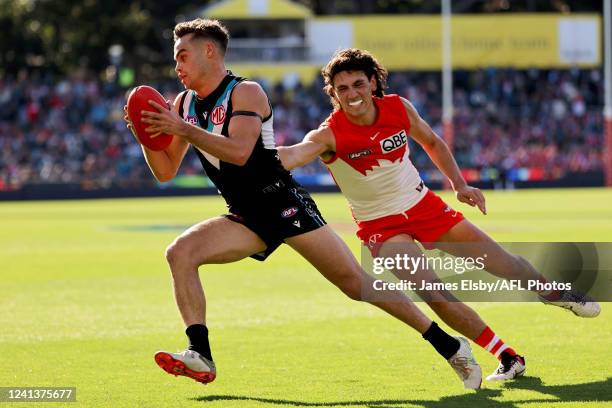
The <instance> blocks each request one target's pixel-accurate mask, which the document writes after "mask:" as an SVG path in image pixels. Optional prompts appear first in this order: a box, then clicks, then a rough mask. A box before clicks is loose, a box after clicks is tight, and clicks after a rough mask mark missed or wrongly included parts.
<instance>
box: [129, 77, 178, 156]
mask: <svg viewBox="0 0 612 408" xmlns="http://www.w3.org/2000/svg"><path fill="white" fill-rule="evenodd" d="M150 100H152V101H155V102H157V103H158V104H160V105H162V106H167V105H168V104H167V103H166V100H165V99H164V97H163V96H162V94H160V93H159V92H157V90H156V89H155V88H151V87H150V86H146V85H141V86H137V87H136V88H134V89H133V90H132V92H130V95H129V96H128V100H127V113H128V117H129V118H130V121H131V122H132V126H133V127H134V132H136V137H137V138H138V141H139V142H140V143H141V144H143V145H144V146H146V147H147V148H149V149H151V150H157V151H159V150H164V149H165V148H166V147H168V146H169V145H170V142H172V138H173V136H172V135H168V134H166V133H162V134H160V135H159V136H156V137H154V138H151V133H147V132H146V131H145V129H146V128H148V127H149V126H150V125H149V124H148V123H144V122H143V121H142V120H141V119H142V114H141V112H142V111H143V110H146V111H152V112H158V111H157V109H155V108H154V107H153V106H151V105H150V104H149V101H150Z"/></svg>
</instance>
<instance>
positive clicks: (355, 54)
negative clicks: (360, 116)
mask: <svg viewBox="0 0 612 408" xmlns="http://www.w3.org/2000/svg"><path fill="white" fill-rule="evenodd" d="M343 71H361V72H363V73H364V74H365V75H366V76H367V77H368V79H372V77H374V78H375V79H376V90H375V91H374V92H373V95H374V96H378V97H381V98H382V97H383V96H384V95H385V88H386V87H387V75H388V72H387V70H386V69H385V68H384V67H383V66H382V65H381V64H380V63H379V62H378V60H376V58H375V57H374V56H373V55H372V54H370V53H369V52H368V51H366V50H360V49H358V48H346V49H344V50H340V51H338V52H336V53H335V54H334V56H333V57H332V59H331V61H329V62H328V63H327V65H326V66H325V67H324V68H323V69H322V70H321V74H322V75H323V80H324V81H325V87H324V88H323V89H324V90H325V93H327V95H329V97H330V99H331V102H332V105H334V107H335V108H336V109H337V108H339V106H338V104H337V102H336V100H335V99H334V77H335V76H336V74H338V73H340V72H343Z"/></svg>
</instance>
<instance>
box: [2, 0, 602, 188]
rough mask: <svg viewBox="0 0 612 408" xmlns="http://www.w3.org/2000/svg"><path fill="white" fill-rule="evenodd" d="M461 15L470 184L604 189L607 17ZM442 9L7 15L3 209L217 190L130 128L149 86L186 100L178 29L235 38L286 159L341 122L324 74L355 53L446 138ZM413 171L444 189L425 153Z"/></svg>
mask: <svg viewBox="0 0 612 408" xmlns="http://www.w3.org/2000/svg"><path fill="white" fill-rule="evenodd" d="M452 7H453V19H452V31H451V33H452V34H451V35H452V47H453V54H452V59H453V68H454V71H453V103H454V116H453V123H454V153H455V156H456V158H457V161H458V162H459V165H460V166H461V168H462V170H463V172H464V175H465V177H466V179H468V181H470V182H472V183H476V184H478V185H481V186H484V187H514V186H518V187H522V186H532V185H539V186H545V185H551V186H552V185H602V184H603V180H604V177H603V169H604V164H603V160H604V159H603V153H602V152H603V150H604V121H603V113H602V111H603V104H604V96H603V69H602V65H603V55H602V53H603V48H602V35H603V34H602V31H603V25H602V17H601V15H602V9H601V7H602V2H601V1H569V0H524V1H505V0H490V1H486V0H478V1H477V0H462V1H453V2H452ZM440 8H441V7H440V2H439V1H419V0H408V1H399V0H378V1H366V0H359V1H347V0H326V1H314V0H301V1H290V0H223V1H208V2H206V1H204V2H203V1H198V2H195V1H184V0H169V1H164V2H157V1H153V0H131V1H128V0H121V1H119V0H109V1H105V2H95V1H89V0H82V1H80V2H74V1H68V0H57V1H53V2H48V1H42V0H8V1H4V2H3V5H2V8H0V24H1V25H2V28H3V35H2V37H0V198H2V197H8V198H11V197H13V198H14V197H20V198H27V197H36V196H49V195H53V194H57V195H63V196H66V195H68V196H69V195H70V194H71V192H72V193H74V194H76V195H78V194H79V193H80V192H83V191H85V192H92V193H91V194H99V193H100V192H104V191H114V193H113V194H117V191H122V192H124V193H125V194H130V193H134V192H138V191H143V190H147V191H148V192H149V193H151V192H152V194H154V193H155V191H157V192H160V193H162V192H169V191H172V192H177V189H180V188H184V189H190V188H201V187H206V186H209V185H210V184H209V182H208V180H207V179H206V178H205V177H204V176H203V172H202V169H201V166H200V165H199V162H198V160H197V158H196V157H195V155H193V154H191V153H190V154H189V155H188V156H187V158H186V160H185V161H184V163H183V166H182V167H181V170H180V176H179V177H178V178H177V179H175V180H174V181H173V182H171V183H166V184H165V185H158V183H156V182H155V180H154V179H153V177H152V176H151V174H150V173H149V171H148V168H147V167H146V163H145V162H144V160H143V157H142V152H141V150H140V147H139V146H138V144H137V143H136V142H135V140H134V139H133V137H132V135H131V134H130V132H129V131H128V130H127V129H126V127H125V124H124V122H123V120H122V117H123V109H122V108H123V105H124V104H125V97H126V95H127V92H128V91H129V89H130V88H131V87H133V86H135V85H139V84H148V85H151V86H154V87H156V88H157V89H158V90H160V91H161V92H162V93H163V94H164V95H165V96H166V97H167V98H173V97H174V96H175V95H176V94H177V93H178V92H180V91H181V85H180V83H179V82H178V81H177V80H176V77H175V74H174V70H173V69H174V63H173V61H172V28H173V26H174V25H175V24H176V23H177V22H180V21H183V20H186V19H191V18H194V17H197V16H206V17H212V18H219V19H221V20H222V21H223V22H224V23H225V24H226V25H227V26H228V28H229V29H230V32H231V34H232V39H231V41H230V50H229V52H228V56H227V60H228V67H229V68H230V69H232V70H233V71H234V72H235V73H236V74H238V75H242V76H247V77H250V78H253V79H255V80H257V81H258V82H259V83H261V84H262V85H263V86H264V88H265V89H266V91H267V92H268V95H269V96H270V99H271V102H272V105H273V107H274V115H275V116H274V126H275V131H276V142H277V144H279V145H286V144H293V143H296V142H298V141H300V140H301V139H302V138H303V136H304V135H305V134H306V133H307V132H308V131H309V130H310V129H313V128H316V127H318V125H319V124H320V123H321V122H322V121H323V120H324V119H325V118H326V117H327V115H329V113H330V111H331V105H330V103H329V99H328V97H327V96H326V95H324V93H323V91H322V80H321V77H320V75H319V71H320V69H321V66H322V65H324V64H325V62H326V61H327V60H328V59H329V58H330V57H331V55H332V54H333V53H334V52H335V51H336V50H338V49H340V48H344V47H349V46H355V47H360V48H366V49H368V50H370V51H371V52H372V53H374V54H375V55H376V56H377V57H378V58H379V60H380V61H381V62H382V63H383V64H384V65H385V66H386V67H387V68H388V69H389V70H390V71H391V75H390V80H389V88H388V90H387V92H388V93H398V94H400V95H402V96H404V97H406V98H408V99H409V100H411V101H412V102H413V104H414V105H415V107H416V108H417V109H418V110H419V112H420V113H421V115H422V116H423V117H424V118H425V119H426V120H427V121H428V122H429V123H430V124H431V125H432V127H433V128H434V130H436V131H437V132H438V133H440V134H441V133H442V127H441V116H442V85H441V74H440V70H441V64H442V52H441V49H442V31H441V21H440V16H439V13H440ZM411 159H412V160H413V162H414V163H415V165H416V166H417V168H418V169H419V170H420V171H421V174H422V177H423V179H424V180H425V181H426V182H428V183H429V184H431V185H433V186H439V185H440V183H441V181H442V176H441V174H440V173H439V172H438V171H437V170H436V169H435V167H434V166H433V164H432V163H431V161H430V160H429V159H428V157H427V156H426V155H425V154H424V152H423V151H422V150H421V149H420V148H419V147H418V146H417V145H415V144H412V145H411ZM295 174H296V176H297V177H298V178H299V179H300V180H301V181H302V182H304V183H306V184H308V185H311V186H329V185H331V184H332V183H333V181H332V180H331V177H330V176H329V175H328V173H327V172H326V170H325V168H324V167H323V166H322V165H321V164H320V163H318V162H315V163H312V164H310V165H308V166H306V167H304V168H301V169H299V170H296V171H295ZM185 191H187V190H185ZM179 192H180V191H179ZM2 194H4V195H2ZM121 194H123V193H121Z"/></svg>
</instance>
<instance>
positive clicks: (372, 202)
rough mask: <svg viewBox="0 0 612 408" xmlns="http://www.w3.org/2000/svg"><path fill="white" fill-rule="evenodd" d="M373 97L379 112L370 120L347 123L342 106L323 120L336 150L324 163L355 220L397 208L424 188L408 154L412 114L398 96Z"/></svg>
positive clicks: (416, 197) (415, 199)
mask: <svg viewBox="0 0 612 408" xmlns="http://www.w3.org/2000/svg"><path fill="white" fill-rule="evenodd" d="M374 103H375V104H376V106H377V108H378V116H377V118H376V121H375V122H374V123H373V124H372V125H370V126H360V125H355V124H353V123H351V122H350V121H349V120H348V119H347V117H346V115H345V114H344V112H343V111H341V110H339V111H336V112H334V113H332V114H331V115H330V116H329V117H328V118H327V119H326V122H325V123H326V125H327V126H329V128H330V129H331V130H332V131H333V133H334V136H335V138H336V153H335V155H334V157H333V158H332V159H331V160H330V161H328V162H326V163H325V164H326V165H327V167H328V168H329V170H330V172H331V173H332V176H333V177H334V179H335V181H336V184H338V187H340V190H342V193H343V194H344V195H345V196H346V198H347V200H348V201H349V205H350V207H351V210H352V212H353V217H354V218H355V220H356V221H358V222H360V221H369V220H374V219H378V218H382V217H386V216H389V215H395V214H401V213H403V212H405V211H406V210H408V209H409V208H411V207H413V206H414V205H416V204H417V203H418V202H419V201H420V200H421V199H422V198H423V197H425V194H426V193H427V191H428V189H427V187H426V186H425V185H424V184H423V181H422V180H421V177H420V176H419V173H418V171H417V169H416V168H415V167H414V165H413V164H412V162H411V161H410V159H409V158H408V154H409V148H408V132H409V131H410V119H409V118H408V114H407V113H406V108H405V107H404V104H403V103H402V101H401V99H400V97H399V96H398V95H386V96H384V97H383V98H376V97H375V98H374Z"/></svg>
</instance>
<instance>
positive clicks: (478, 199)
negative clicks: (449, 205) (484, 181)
mask: <svg viewBox="0 0 612 408" xmlns="http://www.w3.org/2000/svg"><path fill="white" fill-rule="evenodd" d="M455 193H456V194H457V200H459V201H461V202H462V203H466V204H468V205H470V206H472V207H478V209H479V210H480V211H481V212H482V213H483V214H484V215H487V206H486V202H485V197H484V194H482V191H480V189H477V188H476V187H470V186H468V185H465V186H462V187H460V188H457V189H456V190H455Z"/></svg>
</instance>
